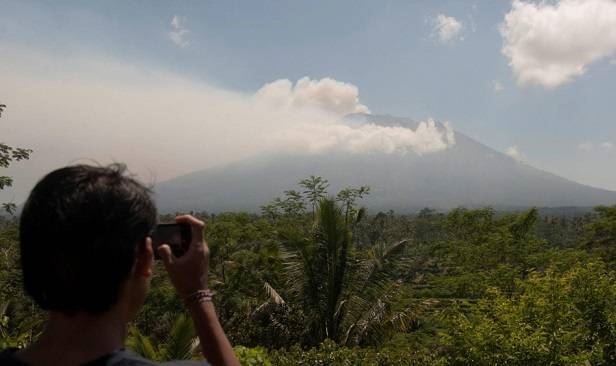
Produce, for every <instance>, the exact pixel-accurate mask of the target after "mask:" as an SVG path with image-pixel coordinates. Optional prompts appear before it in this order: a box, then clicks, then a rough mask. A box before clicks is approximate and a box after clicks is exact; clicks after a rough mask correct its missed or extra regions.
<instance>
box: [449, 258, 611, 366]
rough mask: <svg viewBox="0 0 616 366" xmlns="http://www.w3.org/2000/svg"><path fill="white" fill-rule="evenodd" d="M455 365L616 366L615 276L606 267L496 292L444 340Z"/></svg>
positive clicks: (583, 267) (580, 268)
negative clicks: (511, 291) (510, 292)
mask: <svg viewBox="0 0 616 366" xmlns="http://www.w3.org/2000/svg"><path fill="white" fill-rule="evenodd" d="M443 337H444V339H445V343H446V344H447V345H448V346H449V347H451V349H452V350H455V351H454V352H453V358H452V359H453V360H454V361H455V362H454V363H455V364H482V365H483V364H485V365H494V364H504V365H562V364H567V365H569V364H571V365H573V364H584V363H585V362H589V363H590V364H607V365H609V364H613V363H614V362H616V352H615V351H616V348H615V345H616V276H615V274H614V273H613V272H608V271H607V270H606V267H605V265H604V264H603V263H601V262H590V263H584V264H578V265H576V266H575V267H573V268H571V269H570V270H568V271H566V272H564V273H560V272H556V271H554V270H553V269H548V270H547V271H546V272H545V273H533V274H531V275H530V276H529V278H528V279H527V280H525V281H520V282H519V290H518V292H517V293H516V294H515V295H514V296H511V297H510V296H507V295H505V294H503V293H502V292H500V291H499V290H497V289H493V290H491V291H490V292H489V294H488V295H487V296H486V297H485V298H484V299H482V300H481V301H480V302H479V303H478V305H477V306H476V307H474V308H473V309H472V311H470V312H468V313H457V314H455V315H454V316H453V318H452V319H451V332H449V333H447V334H444V335H443Z"/></svg>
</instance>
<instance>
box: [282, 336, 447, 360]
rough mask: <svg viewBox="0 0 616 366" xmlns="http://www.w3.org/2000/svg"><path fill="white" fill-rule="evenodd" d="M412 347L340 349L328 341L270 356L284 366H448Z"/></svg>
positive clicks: (440, 358) (431, 355)
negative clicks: (305, 348)
mask: <svg viewBox="0 0 616 366" xmlns="http://www.w3.org/2000/svg"><path fill="white" fill-rule="evenodd" d="M411 348H412V346H411V347H405V348H402V349H400V348H398V349H390V348H387V349H374V348H357V347H353V348H349V347H340V346H338V345H337V344H336V343H335V342H332V341H331V340H326V341H324V342H323V343H321V344H320V345H319V346H318V347H315V348H311V349H308V350H304V349H301V348H300V347H297V346H295V347H292V348H290V349H288V350H279V351H274V352H271V353H270V358H271V360H272V364H274V365H280V366H292V365H293V366H295V365H323V366H355V365H358V366H359V365H379V366H419V365H435V366H437V365H446V362H445V359H444V358H442V357H439V356H437V355H434V354H430V353H429V352H417V351H413V350H412V349H411Z"/></svg>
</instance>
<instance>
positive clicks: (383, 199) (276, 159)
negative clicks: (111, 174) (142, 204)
mask: <svg viewBox="0 0 616 366" xmlns="http://www.w3.org/2000/svg"><path fill="white" fill-rule="evenodd" d="M349 118H350V120H351V122H350V123H374V124H377V125H381V126H401V127H407V128H412V129H415V128H416V127H417V124H418V123H417V122H416V121H414V120H412V119H408V118H398V117H392V116H375V115H352V116H350V117H349ZM440 128H444V127H443V126H442V125H440ZM455 140H456V144H455V145H453V146H452V147H450V148H449V149H447V150H443V151H440V152H436V153H430V154H424V155H421V156H419V155H417V154H414V153H409V154H405V155H400V154H387V153H363V154H351V153H340V152H338V153H323V154H317V155H288V154H284V155H283V154H280V155H267V156H265V155H264V156H257V157H254V158H251V159H247V160H243V161H239V162H235V163H232V164H228V165H225V166H221V167H216V168H211V169H206V170H201V171H196V172H194V173H190V174H187V175H184V176H181V177H177V178H174V179H171V180H169V181H166V182H162V183H160V184H158V185H157V186H156V187H155V190H156V194H157V201H158V205H159V208H160V211H161V212H174V211H190V210H194V211H199V210H207V211H209V212H221V211H238V210H242V211H251V212H256V211H258V210H259V208H260V206H262V205H264V204H266V203H267V202H269V201H271V200H272V199H273V198H275V197H278V196H280V195H282V193H283V191H284V190H288V189H294V188H295V187H297V182H298V181H299V180H301V179H303V178H305V177H307V176H310V175H319V176H322V177H324V178H326V179H328V180H329V182H330V184H331V188H330V193H335V192H336V191H337V190H339V189H340V188H342V187H345V186H349V185H350V186H359V185H369V186H370V187H371V194H370V195H369V196H368V197H367V198H366V199H365V200H364V201H363V204H364V205H365V206H366V207H368V208H369V209H371V210H373V211H376V210H390V209H391V210H395V211H396V212H415V211H418V210H420V209H422V208H424V207H431V208H435V209H442V210H447V209H451V208H454V207H459V206H465V207H483V206H492V207H494V208H496V209H504V210H513V209H523V208H526V207H532V206H536V207H542V208H550V207H554V208H556V207H567V206H568V207H586V208H588V207H592V206H597V205H601V204H603V205H609V204H615V203H616V192H613V191H608V190H604V189H599V188H593V187H590V186H586V185H583V184H579V183H576V182H573V181H570V180H567V179H565V178H562V177H559V176H557V175H554V174H551V173H548V172H545V171H542V170H539V169H536V168H533V167H532V166H530V165H527V164H525V163H520V162H517V161H516V160H514V159H512V158H511V157H509V156H507V155H505V154H503V153H500V152H498V151H496V150H494V149H491V148H489V147H487V146H485V145H483V144H481V143H479V142H477V141H475V140H473V139H472V138H470V137H468V136H466V135H464V134H462V133H459V132H455Z"/></svg>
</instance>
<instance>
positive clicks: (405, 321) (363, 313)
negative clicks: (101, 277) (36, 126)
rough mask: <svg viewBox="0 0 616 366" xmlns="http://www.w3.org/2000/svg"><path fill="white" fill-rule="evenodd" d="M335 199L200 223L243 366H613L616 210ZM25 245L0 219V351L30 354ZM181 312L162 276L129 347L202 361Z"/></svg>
mask: <svg viewBox="0 0 616 366" xmlns="http://www.w3.org/2000/svg"><path fill="white" fill-rule="evenodd" d="M327 188H328V183H327V180H325V179H323V178H321V177H315V176H313V177H310V178H308V179H306V180H303V181H302V182H300V189H298V190H288V191H285V192H284V195H283V197H281V198H278V199H276V200H274V201H273V202H272V203H270V204H269V205H266V206H264V207H263V212H262V214H261V215H255V214H248V213H223V214H218V215H209V214H207V213H200V214H198V215H199V217H201V218H202V219H204V220H206V221H207V222H208V225H207V229H206V231H205V235H206V238H207V241H208V243H209V246H210V250H211V253H212V258H211V265H210V274H209V275H210V285H211V287H212V288H213V289H214V290H215V291H216V296H215V297H214V301H215V304H216V308H217V310H218V312H219V317H220V319H221V322H222V324H223V327H224V329H225V332H226V333H227V334H228V336H229V338H230V339H231V341H232V343H233V344H236V345H238V346H236V348H235V352H236V354H237V355H238V357H239V358H240V360H241V362H242V363H243V364H247V365H496V364H498V365H580V364H581V365H589V364H590V365H611V364H616V274H615V272H614V271H615V270H616V249H615V248H616V246H615V244H616V206H613V207H599V208H597V209H596V211H595V213H594V214H592V215H588V214H583V215H582V216H557V215H554V213H552V214H551V216H541V215H540V214H539V212H538V211H537V210H534V209H532V210H528V211H526V212H520V213H506V214H504V213H498V212H495V211H494V210H492V209H490V208H483V209H463V208H460V209H455V210H452V211H450V212H446V213H445V212H438V211H435V210H431V209H424V210H422V211H421V212H419V213H418V214H416V215H398V214H395V213H394V212H393V211H389V212H378V213H376V214H373V215H370V214H367V213H366V212H365V211H364V210H363V209H361V208H360V207H359V205H358V202H359V200H360V199H362V198H363V197H364V196H365V195H366V194H368V193H369V189H368V187H359V188H346V189H343V190H342V191H340V192H339V193H338V194H337V195H334V196H333V197H330V196H328V193H327ZM163 219H167V220H168V219H171V217H166V218H163ZM18 242H19V238H18V227H17V224H16V222H15V220H14V219H13V220H6V219H4V220H0V283H1V284H2V286H0V304H1V306H0V348H5V347H24V346H27V345H28V344H29V343H30V342H32V340H34V339H35V338H36V337H37V335H38V334H39V333H40V330H41V327H42V319H43V314H42V313H41V312H40V311H39V310H38V309H36V307H35V306H33V304H32V302H31V301H30V300H29V299H28V298H27V297H25V296H24V294H23V292H22V289H21V287H22V283H21V273H20V269H19V260H18V258H19V253H18ZM183 311H184V308H183V305H182V303H181V302H180V301H179V299H178V297H177V295H176V293H175V290H174V289H173V287H172V286H171V284H170V283H169V280H168V278H167V276H166V274H165V271H164V269H163V268H162V266H161V264H160V263H156V267H155V271H154V277H153V280H152V283H151V290H150V293H149V295H148V299H147V300H146V303H145V306H144V308H143V310H142V312H141V313H140V314H139V316H138V319H137V320H136V321H135V324H134V325H133V327H132V328H131V329H130V332H129V338H128V342H127V343H128V346H129V347H130V348H132V349H133V350H135V351H137V352H138V353H140V354H142V355H144V356H145V357H147V358H150V359H153V360H155V361H164V360H170V359H189V358H193V357H195V356H196V354H197V353H198V352H196V347H197V343H196V341H195V333H194V329H192V322H191V321H190V319H188V318H187V317H185V316H184V315H180V316H178V314H183ZM239 345H242V346H239Z"/></svg>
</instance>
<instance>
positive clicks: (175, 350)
mask: <svg viewBox="0 0 616 366" xmlns="http://www.w3.org/2000/svg"><path fill="white" fill-rule="evenodd" d="M127 345H128V348H130V349H132V350H133V351H134V352H136V353H138V354H140V355H141V356H143V357H145V358H147V359H150V360H153V361H172V360H190V359H192V358H193V356H194V355H195V354H197V353H198V349H199V339H198V338H197V337H196V335H195V329H194V327H193V323H192V320H191V319H190V318H189V317H187V316H186V315H184V314H181V315H179V316H178V317H177V318H176V319H175V322H174V323H173V326H172V327H171V330H170V331H169V335H168V336H167V338H166V339H165V340H164V341H163V342H160V343H158V344H157V345H156V346H154V344H153V342H152V340H151V339H150V337H148V336H146V335H143V334H142V333H141V332H140V331H139V329H137V327H135V326H133V327H131V328H130V331H129V336H128V341H127Z"/></svg>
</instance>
